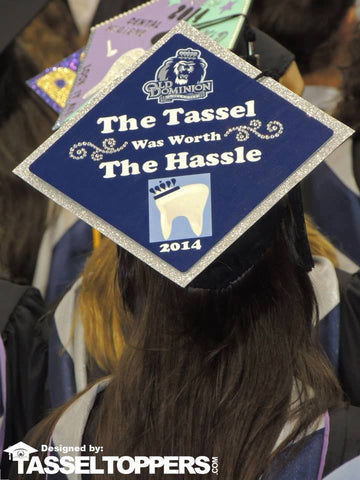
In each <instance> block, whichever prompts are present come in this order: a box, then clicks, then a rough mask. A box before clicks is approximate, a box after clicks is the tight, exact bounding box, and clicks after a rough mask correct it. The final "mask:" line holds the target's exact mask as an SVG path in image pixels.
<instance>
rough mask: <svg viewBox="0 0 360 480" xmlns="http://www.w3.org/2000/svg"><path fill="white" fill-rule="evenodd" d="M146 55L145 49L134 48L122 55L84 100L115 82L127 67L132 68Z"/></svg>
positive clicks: (87, 93) (86, 94)
mask: <svg viewBox="0 0 360 480" xmlns="http://www.w3.org/2000/svg"><path fill="white" fill-rule="evenodd" d="M144 53H145V50H144V49H143V48H133V49H132V50H128V51H127V52H126V53H124V54H123V55H121V57H119V58H118V59H117V60H115V62H114V63H113V64H112V65H111V67H110V68H109V70H108V71H107V73H106V75H105V76H104V77H103V78H102V80H100V82H99V83H97V84H96V85H95V86H94V87H92V88H91V89H90V90H88V91H87V92H86V93H85V95H83V99H84V100H86V99H87V98H89V97H91V96H92V95H94V93H96V92H97V91H98V90H100V89H101V88H103V87H105V85H107V84H108V83H110V82H111V81H112V80H115V78H117V77H118V76H119V75H120V73H122V72H123V71H124V70H125V69H126V68H127V67H130V66H131V65H132V64H133V63H134V62H135V60H137V59H138V58H140V57H141V55H143V54H144Z"/></svg>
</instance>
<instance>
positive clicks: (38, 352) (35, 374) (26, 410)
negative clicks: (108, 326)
mask: <svg viewBox="0 0 360 480" xmlns="http://www.w3.org/2000/svg"><path fill="white" fill-rule="evenodd" d="M45 313H46V308H45V304H44V301H43V299H42V297H41V295H40V292H39V291H38V290H37V289H35V288H33V287H28V286H20V285H17V284H14V283H12V282H10V281H8V280H5V279H0V325H1V334H2V338H3V342H4V346H5V352H6V389H7V392H6V393H7V395H6V423H5V441H4V448H7V447H8V446H10V445H13V444H15V443H17V442H19V441H21V440H22V439H23V438H24V436H25V434H26V433H27V432H28V431H29V430H30V429H31V428H32V427H33V426H34V425H35V424H36V423H38V422H39V421H40V420H41V419H42V418H43V417H44V416H45V415H46V413H47V410H48V409H49V406H50V402H49V396H48V393H47V387H46V383H47V355H48V336H49V328H48V319H47V318H46V317H45ZM8 467H9V464H8V455H7V454H4V455H3V459H2V463H1V472H2V475H3V476H4V474H5V475H6V474H7V470H8Z"/></svg>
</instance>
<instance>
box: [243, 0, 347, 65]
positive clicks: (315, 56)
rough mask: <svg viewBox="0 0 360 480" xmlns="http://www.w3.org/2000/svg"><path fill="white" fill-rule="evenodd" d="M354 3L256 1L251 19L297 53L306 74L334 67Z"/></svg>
mask: <svg viewBox="0 0 360 480" xmlns="http://www.w3.org/2000/svg"><path fill="white" fill-rule="evenodd" d="M354 3H355V1H354V0H327V1H326V2H325V1H323V0H276V2H274V1H273V0H254V2H253V6H252V10H251V14H252V15H251V18H252V21H253V22H254V23H255V24H256V25H257V26H258V27H259V28H260V29H261V30H263V31H264V32H266V33H267V34H269V35H270V36H272V37H273V38H275V39H276V40H277V41H278V42H280V43H281V44H282V45H284V46H285V47H286V48H288V49H289V50H290V51H291V52H293V53H294V54H295V58H296V62H297V64H298V66H299V69H300V72H301V73H302V74H307V73H310V72H313V71H315V70H321V69H323V68H326V67H328V66H329V64H331V62H332V59H333V57H334V54H335V52H336V51H337V48H338V45H339V42H340V40H339V35H338V30H339V27H340V25H341V22H342V20H343V19H344V18H345V15H346V13H347V12H348V10H349V8H350V7H351V6H353V5H354Z"/></svg>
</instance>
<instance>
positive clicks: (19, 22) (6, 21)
mask: <svg viewBox="0 0 360 480" xmlns="http://www.w3.org/2000/svg"><path fill="white" fill-rule="evenodd" d="M48 1H49V0H16V2H14V0H1V2H0V23H1V27H0V53H2V52H3V51H4V50H5V48H6V47H7V46H8V45H10V43H11V42H12V41H13V40H14V38H15V37H16V36H17V35H18V34H19V33H20V32H21V31H22V30H23V29H24V28H25V27H26V26H27V24H28V23H30V22H31V20H32V19H33V18H34V17H35V16H36V15H37V14H38V13H39V12H40V10H41V9H42V8H44V7H45V5H46V4H47V3H48ZM15 3H16V5H15Z"/></svg>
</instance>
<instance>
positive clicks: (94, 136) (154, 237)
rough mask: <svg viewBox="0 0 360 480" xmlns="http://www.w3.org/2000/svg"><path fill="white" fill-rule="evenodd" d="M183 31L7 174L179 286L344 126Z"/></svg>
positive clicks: (304, 170)
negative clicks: (38, 191) (57, 204)
mask: <svg viewBox="0 0 360 480" xmlns="http://www.w3.org/2000/svg"><path fill="white" fill-rule="evenodd" d="M258 74H259V71H258V70H257V69H255V68H254V67H252V66H251V65H249V64H247V63H246V62H244V61H243V60H241V59H239V58H238V57H236V56H235V55H234V54H232V53H231V52H229V51H228V50H226V49H223V48H222V47H220V46H219V45H217V44H216V43H215V42H213V41H212V40H210V39H208V38H207V37H205V36H204V35H203V34H201V33H200V32H198V31H197V30H195V29H194V28H193V27H190V26H189V25H187V24H184V23H182V24H179V25H178V26H176V27H175V28H174V29H173V30H172V31H171V32H169V33H168V34H167V35H166V36H165V37H164V38H163V39H161V40H160V41H159V42H158V43H157V44H156V45H155V46H154V47H153V48H152V49H151V50H150V51H149V52H148V53H147V54H146V55H145V56H144V57H142V58H141V59H140V60H138V61H137V63H136V64H135V65H134V66H133V68H132V69H131V71H130V73H129V72H128V73H127V74H125V75H124V77H123V78H122V79H121V80H120V81H117V82H113V83H112V84H111V85H109V86H107V87H105V89H104V90H103V91H102V92H101V93H99V94H97V95H96V96H95V97H94V98H93V99H92V100H91V101H90V102H89V104H88V105H86V106H84V107H83V108H82V109H81V110H80V111H79V112H78V113H77V114H76V115H75V117H74V118H73V119H71V120H70V121H69V122H68V123H67V124H66V125H64V126H63V127H62V128H61V129H59V130H58V131H57V132H56V133H55V134H54V135H53V136H52V137H51V138H50V139H49V140H47V141H46V142H45V143H44V144H43V145H42V146H41V147H39V149H38V150H37V151H35V152H34V153H33V154H32V155H31V156H30V157H29V158H28V159H27V160H25V161H24V162H23V163H22V164H21V165H20V166H19V167H18V168H17V169H16V170H15V173H17V174H18V175H20V176H21V177H23V178H24V179H25V180H27V181H28V182H29V183H31V184H32V185H33V186H35V187H36V188H38V189H39V190H41V191H42V192H44V193H45V194H46V195H48V196H49V197H50V198H53V199H54V200H55V201H56V202H58V203H59V204H61V205H63V206H64V207H66V208H68V209H70V210H71V211H72V212H73V213H75V214H76V215H78V216H79V217H80V218H82V219H83V220H85V221H87V222H88V223H90V225H92V226H93V227H94V228H96V229H97V230H99V231H101V232H102V233H103V234H104V235H106V236H108V237H109V238H111V239H112V240H113V241H114V242H116V243H118V244H119V245H121V246H122V247H124V248H125V249H127V250H129V251H130V252H131V253H133V254H134V255H136V256H138V257H139V258H140V259H141V260H143V261H144V262H146V263H147V264H148V265H150V266H151V267H153V268H155V269H156V270H158V271H159V272H160V273H162V274H164V275H166V276H167V277H168V278H170V279H171V280H173V281H175V282H176V283H178V284H179V285H181V286H186V285H188V284H189V283H190V282H191V281H192V280H193V279H194V278H195V277H196V276H197V275H198V274H199V273H201V272H202V271H203V270H204V269H205V268H206V267H207V266H208V265H209V264H210V263H211V262H212V261H213V260H214V259H215V258H217V257H218V256H219V255H220V254H221V253H222V252H223V251H224V250H225V249H226V248H227V247H228V246H229V245H231V244H232V243H233V242H234V241H235V240H236V239H237V238H239V237H240V236H241V235H242V234H243V233H244V232H246V230H247V229H248V228H250V227H251V226H252V225H253V224H254V223H255V222H256V221H257V220H258V219H259V218H260V217H261V216H262V215H264V214H265V213H266V212H267V211H268V210H269V209H270V208H271V207H272V206H273V205H274V204H275V203H277V202H278V201H279V200H280V199H281V198H282V197H283V196H284V195H285V194H286V193H287V192H288V191H290V190H291V189H292V188H293V187H294V186H295V185H297V184H298V183H299V182H300V181H301V180H302V179H303V178H304V177H305V176H306V175H307V174H308V173H310V171H312V170H313V169H314V168H315V167H316V166H317V165H318V164H319V163H320V162H321V161H322V160H323V159H324V158H325V157H326V156H327V155H328V154H329V153H330V152H331V151H332V150H334V149H335V148H336V147H337V146H338V145H339V144H341V143H342V142H343V141H344V140H345V139H346V138H347V137H348V136H350V135H351V134H352V130H351V129H350V128H348V127H346V126H345V125H343V124H341V123H340V122H338V121H336V120H335V119H333V118H332V117H330V116H328V115H326V114H325V113H323V112H321V111H319V110H318V109H317V108H316V107H314V106H312V105H310V104H308V103H307V102H305V101H304V100H302V99H301V98H299V97H298V96H296V95H295V94H293V93H292V92H290V91H288V90H287V89H285V88H284V87H282V86H281V85H279V84H278V83H277V82H275V81H273V80H272V79H268V78H266V79H261V81H258V80H255V79H254V77H256V76H257V75H258Z"/></svg>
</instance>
